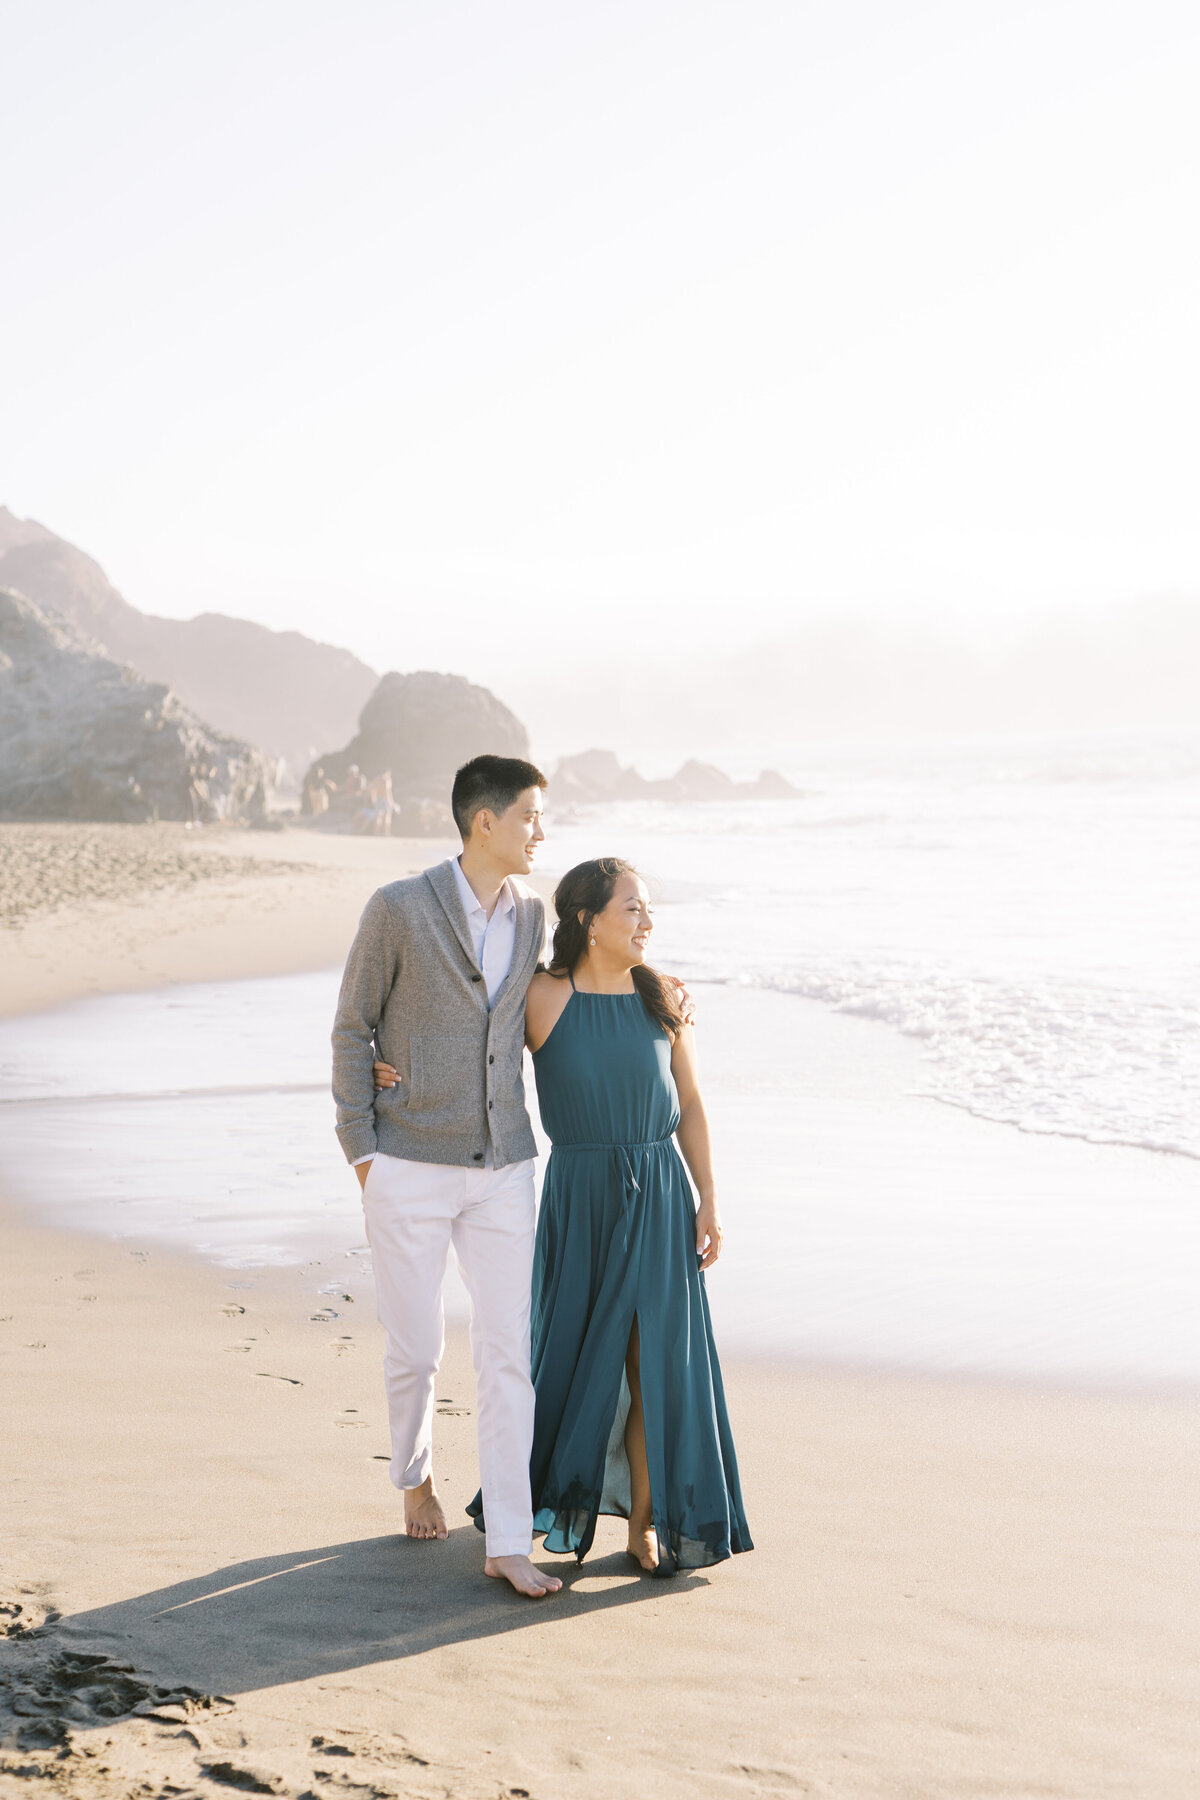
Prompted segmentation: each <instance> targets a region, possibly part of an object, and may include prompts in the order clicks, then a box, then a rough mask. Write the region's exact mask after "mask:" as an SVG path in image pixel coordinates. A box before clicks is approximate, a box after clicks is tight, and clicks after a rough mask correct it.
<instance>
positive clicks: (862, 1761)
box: [0, 827, 1200, 1800]
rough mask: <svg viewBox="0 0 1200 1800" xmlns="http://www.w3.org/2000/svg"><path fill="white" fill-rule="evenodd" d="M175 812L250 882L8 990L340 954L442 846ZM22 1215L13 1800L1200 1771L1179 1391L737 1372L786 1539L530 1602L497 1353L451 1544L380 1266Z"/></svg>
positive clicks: (555, 1797)
mask: <svg viewBox="0 0 1200 1800" xmlns="http://www.w3.org/2000/svg"><path fill="white" fill-rule="evenodd" d="M8 829H9V830H11V828H8ZM163 832H169V828H161V827H160V828H158V831H157V832H155V833H152V834H149V835H151V836H152V837H155V838H159V841H160V842H162V843H163V844H164V845H165V846H166V848H167V850H168V851H169V852H170V854H171V855H174V854H175V853H176V851H178V854H179V855H180V856H181V857H183V858H184V859H191V858H200V857H205V856H214V857H216V856H220V857H221V858H222V859H227V860H230V861H232V860H233V859H234V858H235V857H241V858H245V859H248V860H247V862H246V864H245V872H244V873H242V872H241V871H240V868H239V867H238V866H235V867H234V868H233V869H232V870H231V869H229V868H227V867H221V868H220V870H219V872H218V873H215V874H214V873H211V872H210V873H208V874H207V875H206V876H204V877H201V878H199V879H194V880H193V879H187V878H186V877H185V878H183V879H181V880H177V881H175V882H174V884H173V885H167V886H164V887H162V888H159V889H157V890H156V891H152V892H150V893H145V892H135V893H134V895H133V896H132V897H129V896H128V894H126V895H125V897H122V894H121V893H120V892H119V891H116V889H115V888H114V886H112V885H110V886H109V887H108V888H106V889H104V890H103V891H102V893H101V896H100V897H99V898H72V899H68V900H65V901H64V904H63V905H62V906H61V907H60V908H59V910H58V911H57V912H52V913H46V914H39V913H37V912H34V913H33V915H32V916H31V917H30V918H29V919H28V920H27V922H26V923H25V924H24V925H22V926H21V927H19V928H16V929H11V928H10V929H9V930H8V931H6V932H4V933H3V935H0V956H3V958H4V976H5V1004H6V1009H7V1010H12V1011H16V1010H20V1008H21V1007H32V1006H36V1005H47V1004H50V1003H52V1002H54V1001H56V1000H60V999H65V998H68V997H70V996H71V995H73V994H77V993H82V992H88V991H97V990H111V989H113V988H116V987H130V986H143V985H152V984H153V985H156V984H157V983H158V982H160V981H163V980H181V979H201V978H207V977H213V978H215V977H218V976H227V975H233V974H239V973H244V974H251V973H254V974H259V973H269V972H273V971H282V970H283V969H285V968H288V969H294V968H304V967H320V966H328V964H329V963H330V962H331V961H333V960H335V959H336V955H337V954H338V952H339V951H340V949H341V948H342V947H343V946H344V943H345V941H346V937H347V935H348V932H349V931H350V930H351V929H352V927H353V923H354V920H355V918H356V917H357V913H358V910H359V907H360V906H361V903H362V900H363V899H364V898H365V896H366V894H367V893H368V892H369V891H370V889H371V888H372V887H374V886H375V885H377V883H378V882H379V881H380V880H383V879H387V878H389V876H391V875H393V874H395V873H399V872H402V870H403V869H404V868H407V867H410V866H411V867H418V866H422V865H423V864H424V863H426V862H428V861H431V860H433V859H434V857H436V856H437V855H438V854H441V853H442V850H441V847H440V846H438V845H434V844H429V843H423V844H417V845H408V844H405V845H396V844H392V845H388V844H379V843H359V842H355V841H347V840H329V839H317V838H311V837H308V836H306V835H305V834H302V833H298V832H295V833H287V834H281V835H279V836H275V837H270V838H267V837H265V836H263V837H259V836H258V834H254V835H253V836H251V834H240V835H239V834H232V833H231V834H226V841H221V840H219V839H216V838H211V837H210V838H209V839H207V840H206V841H205V842H204V843H203V844H199V843H196V844H193V843H183V842H182V838H183V834H177V836H178V837H179V839H180V840H181V843H180V844H178V845H172V844H171V843H170V842H169V838H168V837H159V834H160V833H163ZM12 842H13V840H12V839H11V838H9V839H7V847H11V845H12ZM5 847H6V841H5V839H4V837H3V835H2V834H0V850H3V849H4V848H5ZM113 854H114V856H115V860H116V862H117V863H119V862H120V860H121V859H120V856H119V855H116V853H115V852H114V853H113ZM268 863H271V864H274V865H275V868H274V872H272V871H271V870H270V869H269V868H266V867H264V865H265V864H268ZM187 866H189V867H190V864H188V865H187ZM126 873H127V872H126ZM112 879H113V882H114V883H115V882H119V881H120V880H121V879H122V876H121V875H120V873H118V874H117V875H115V876H114V877H113V878H112ZM155 879H157V877H155ZM14 996H15V997H14ZM48 1179H52V1171H49V1172H48ZM4 1227H5V1229H4V1236H5V1255H4V1259H3V1269H2V1273H0V1315H3V1316H2V1317H0V1358H2V1360H3V1374H2V1377H0V1385H2V1389H3V1394H4V1407H5V1413H6V1417H5V1419H4V1430H3V1445H4V1453H3V1485H2V1494H3V1501H2V1504H3V1508H4V1518H3V1534H4V1545H5V1548H4V1551H3V1553H2V1562H0V1575H2V1576H3V1594H2V1595H0V1598H4V1597H6V1598H7V1600H8V1603H9V1607H10V1610H9V1612H8V1614H7V1618H8V1621H9V1624H10V1626H11V1628H12V1636H11V1637H10V1638H9V1640H8V1643H7V1644H6V1645H5V1646H3V1652H4V1655H3V1662H2V1664H0V1668H2V1670H3V1674H2V1675H0V1694H2V1696H3V1702H4V1704H3V1710H0V1740H3V1741H4V1743H5V1744H6V1746H7V1747H5V1748H3V1749H0V1794H10V1793H11V1794H16V1793H18V1792H20V1793H22V1794H23V1793H25V1792H27V1791H28V1789H29V1784H30V1782H31V1781H33V1780H35V1779H38V1778H45V1779H46V1783H47V1788H48V1790H49V1791H51V1792H59V1793H64V1794H75V1793H78V1794H109V1793H111V1794H112V1795H114V1796H115V1795H122V1796H124V1795H133V1794H137V1795H142V1796H157V1795H167V1794H175V1795H179V1794H186V1795H192V1794H205V1795H208V1796H217V1795H220V1794H222V1793H226V1794H227V1793H228V1792H229V1791H230V1790H231V1788H238V1789H241V1790H243V1791H259V1792H267V1791H269V1792H277V1793H281V1794H292V1795H302V1794H311V1795H313V1796H320V1797H321V1800H326V1797H329V1800H332V1797H333V1796H336V1795H347V1796H349V1795H358V1796H368V1795H375V1794H380V1795H383V1794H389V1795H391V1794H395V1795H416V1796H433V1795H439V1796H440V1795H455V1796H462V1797H464V1800H467V1797H474V1796H488V1797H489V1800H490V1797H492V1796H500V1795H514V1794H515V1795H520V1794H522V1793H524V1794H528V1795H531V1796H535V1797H536V1800H571V1797H574V1796H578V1797H580V1800H626V1797H628V1800H635V1797H637V1800H641V1797H643V1796H648V1795H655V1796H657V1795H662V1796H665V1797H672V1800H673V1797H675V1796H678V1797H679V1800H685V1797H687V1796H693V1795H697V1796H709V1795H712V1796H719V1795H742V1794H744V1795H781V1794H793V1793H794V1794H811V1795H830V1796H845V1797H847V1800H859V1797H863V1800H866V1797H872V1800H873V1797H875V1796H880V1797H882V1796H912V1797H913V1800H939V1797H941V1796H956V1797H961V1800H977V1797H980V1796H994V1795H1009V1796H1013V1797H1014V1800H1025V1797H1026V1796H1034V1795H1037V1796H1075V1797H1078V1800H1106V1797H1107V1796H1114V1797H1115V1796H1137V1797H1139V1800H1140V1797H1142V1796H1144V1797H1145V1800H1175V1797H1176V1796H1178V1797H1179V1800H1183V1797H1185V1796H1186V1797H1188V1800H1191V1797H1192V1796H1194V1795H1195V1794H1196V1793H1197V1792H1198V1791H1200V1774H1198V1771H1200V1728H1198V1725H1197V1716H1198V1707H1200V1675H1198V1671H1200V1608H1198V1606H1197V1581H1196V1575H1197V1560H1198V1559H1197V1541H1198V1538H1200V1529H1198V1527H1197V1522H1196V1500H1195V1496H1196V1493H1197V1491H1198V1480H1197V1478H1198V1476H1200V1438H1198V1434H1197V1429H1196V1426H1197V1408H1196V1405H1195V1403H1194V1401H1193V1400H1192V1399H1190V1398H1188V1397H1186V1396H1184V1397H1180V1396H1174V1397H1167V1396H1160V1397H1153V1396H1145V1397H1142V1398H1134V1397H1130V1396H1128V1395H1126V1396H1122V1397H1110V1396H1104V1395H1084V1394H1072V1393H1068V1392H1051V1391H1045V1392H1043V1391H1037V1390H1034V1389H1030V1388H1019V1387H1005V1386H1003V1385H1000V1384H994V1385H989V1384H986V1383H966V1382H961V1383H958V1382H950V1381H934V1380H916V1379H912V1378H902V1377H894V1378H893V1377H889V1376H886V1375H864V1374H859V1375H851V1374H846V1373H839V1372H834V1371H828V1370H820V1369H811V1368H798V1367H795V1366H786V1365H780V1364H775V1365H757V1364H750V1363H747V1364H740V1365H739V1364H733V1365H731V1366H729V1367H728V1369H727V1374H728V1380H729V1388H730V1405H731V1412H732V1416H733V1421H734V1427H735V1431H736V1433H737V1437H738V1444H739V1451H740V1455H741V1459H742V1465H743V1474H744V1478H745V1486H746V1498H747V1507H748V1511H749V1515H750V1521H751V1526H752V1529H753V1531H754V1534H755V1539H756V1543H757V1548H756V1550H755V1551H754V1552H753V1554H751V1555H748V1556H743V1557H740V1558H737V1559H735V1560H734V1561H733V1562H731V1563H728V1564H725V1565H724V1566H722V1567H720V1568H718V1569H715V1570H711V1571H707V1572H704V1573H702V1574H694V1575H689V1576H685V1577H681V1578H678V1579H676V1580H675V1581H670V1582H656V1581H651V1580H648V1579H645V1578H642V1577H641V1576H639V1575H638V1574H637V1573H636V1572H633V1571H632V1570H631V1569H630V1567H629V1565H628V1564H627V1563H626V1562H625V1559H624V1558H623V1557H622V1556H621V1555H620V1544H621V1536H620V1529H619V1527H618V1526H617V1525H616V1524H615V1523H614V1522H612V1521H608V1522H602V1529H601V1533H600V1534H599V1536H598V1540H597V1545H596V1549H595V1552H594V1554H593V1556H592V1557H591V1558H589V1560H588V1562H587V1563H586V1564H585V1565H584V1568H583V1569H582V1571H578V1572H576V1573H572V1569H573V1565H571V1564H568V1563H564V1562H562V1561H561V1560H559V1559H545V1560H547V1561H550V1562H554V1563H555V1565H556V1566H557V1567H558V1568H559V1571H560V1572H562V1573H565V1574H566V1575H567V1578H568V1586H567V1588H566V1589H565V1591H564V1592H563V1594H561V1595H560V1596H559V1597H557V1598H556V1599H555V1600H553V1601H546V1602H542V1603H538V1604H536V1605H535V1604H532V1603H529V1602H525V1601H522V1600H520V1599H518V1598H517V1596H515V1595H513V1594H511V1593H510V1592H508V1591H506V1590H502V1589H501V1588H499V1587H498V1586H497V1584H494V1583H489V1582H486V1581H485V1580H484V1579H483V1578H482V1576H481V1573H480V1569H481V1544H480V1539H479V1537H478V1534H477V1533H476V1532H475V1531H474V1530H473V1529H472V1528H471V1527H470V1526H469V1525H468V1524H467V1522H466V1521H465V1519H462V1516H461V1512H460V1510H459V1509H460V1508H461V1506H462V1504H463V1503H464V1502H465V1500H466V1499H467V1498H468V1497H469V1495H470V1494H471V1492H473V1490H474V1487H475V1480H476V1476H475V1464H474V1447H473V1431H474V1419H473V1416H472V1410H473V1407H474V1398H473V1382H472V1379H471V1375H470V1369H469V1362H468V1358H467V1355H466V1350H465V1345H464V1343H463V1341H462V1337H461V1334H456V1335H453V1336H452V1338H451V1342H450V1345H449V1349H448V1353H447V1360H446V1364H445V1367H444V1371H443V1376H442V1379H441V1381H440V1383H439V1387H438V1393H439V1396H440V1397H441V1399H440V1404H439V1411H440V1417H439V1419H438V1432H439V1458H440V1465H441V1478H442V1482H443V1486H444V1489H445V1493H446V1497H447V1500H448V1502H449V1504H450V1508H451V1516H452V1523H453V1526H454V1529H453V1531H452V1534H451V1538H450V1541H449V1542H448V1543H447V1544H445V1545H442V1546H426V1545H414V1544H410V1543H409V1542H408V1541H407V1540H405V1539H404V1538H403V1537H401V1536H400V1535H399V1534H398V1530H397V1527H398V1524H399V1518H400V1503H399V1498H398V1496H397V1495H395V1494H394V1492H393V1491H392V1490H391V1489H390V1487H389V1486H388V1483H387V1478H386V1472H385V1464H384V1462H383V1461H382V1460H380V1459H382V1458H383V1457H385V1455H386V1451H387V1444H386V1422H385V1413H384V1406H383V1397H382V1391H381V1380H380V1369H379V1357H380V1342H379V1333H378V1328H377V1327H376V1325H375V1323H374V1320H373V1319H372V1317H371V1316H370V1298H369V1288H366V1287H365V1284H364V1282H363V1279H362V1277H361V1273H360V1272H357V1268H356V1264H355V1263H354V1261H353V1260H352V1259H348V1258H345V1257H340V1256H339V1257H330V1258H327V1259H325V1261H324V1262H323V1263H321V1264H310V1265H307V1266H305V1267H304V1268H301V1269H296V1270H290V1271H272V1272H269V1273H256V1274H251V1275H243V1274H238V1273H234V1272H231V1271H229V1270H224V1269H219V1268H215V1267H213V1266H211V1265H206V1264H203V1263H200V1262H190V1261H187V1260H183V1259H172V1258H169V1257H167V1256H164V1255H162V1254H161V1253H158V1252H148V1251H146V1250H144V1249H137V1248H130V1247H129V1246H128V1245H126V1244H114V1243H111V1242H108V1241H105V1240H103V1239H99V1238H89V1237H82V1236H72V1235H68V1234H66V1233H61V1232H57V1231H53V1230H49V1229H42V1228H40V1227H38V1226H37V1225H36V1224H32V1223H30V1222H29V1220H28V1219H27V1218H26V1219H24V1220H22V1219H17V1218H11V1219H6V1220H5V1221H4ZM244 1282H245V1283H250V1284H251V1285H249V1286H243V1285H240V1284H242V1283H244ZM335 1282H336V1283H338V1284H339V1285H341V1284H344V1292H345V1293H346V1294H349V1295H352V1296H354V1297H353V1298H352V1299H348V1300H340V1301H339V1300H338V1299H337V1298H336V1296H333V1297H331V1296H329V1295H328V1294H322V1293H320V1292H319V1291H318V1290H320V1289H322V1288H325V1287H327V1286H328V1285H329V1284H330V1283H335ZM238 1308H244V1311H238V1310H237V1309H238ZM325 1309H330V1310H333V1311H335V1312H337V1314H338V1317H337V1318H336V1319H314V1316H313V1315H314V1314H320V1313H321V1312H322V1311H323V1310H325ZM54 1614H58V1615H60V1616H59V1617H58V1618H57V1619H55V1618H54V1617H53V1615H54ZM3 1616H4V1615H0V1618H2V1617H3ZM43 1617H45V1618H48V1620H49V1622H48V1623H47V1624H44V1625H42V1626H41V1627H40V1628H39V1620H40V1619H42V1618H43ZM99 1657H105V1658H108V1659H109V1660H108V1661H107V1662H97V1661H95V1660H92V1661H88V1660H87V1659H88V1658H92V1659H95V1658H99ZM119 1665H128V1666H127V1667H125V1668H122V1667H120V1666H119ZM185 1690H192V1691H190V1692H189V1691H185ZM215 1696H220V1697H221V1698H219V1699H217V1698H213V1697H215ZM131 1708H140V1711H136V1712H134V1711H131V1710H130V1709H131Z"/></svg>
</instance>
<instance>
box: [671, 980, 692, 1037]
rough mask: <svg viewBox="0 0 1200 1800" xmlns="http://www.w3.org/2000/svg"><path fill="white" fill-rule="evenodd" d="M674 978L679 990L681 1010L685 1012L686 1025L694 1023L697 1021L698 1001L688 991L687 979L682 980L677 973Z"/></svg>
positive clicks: (684, 1020)
mask: <svg viewBox="0 0 1200 1800" xmlns="http://www.w3.org/2000/svg"><path fill="white" fill-rule="evenodd" d="M673 980H674V982H675V986H676V989H677V990H678V995H679V1010H680V1012H681V1013H682V1014H683V1022H684V1024H685V1025H694V1024H695V1023H696V1002H695V1001H694V1000H693V999H692V996H691V995H690V994H689V993H688V991H687V983H686V982H685V981H680V979H679V977H678V976H677V975H676V976H674V977H673Z"/></svg>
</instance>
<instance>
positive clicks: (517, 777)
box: [450, 756, 546, 844]
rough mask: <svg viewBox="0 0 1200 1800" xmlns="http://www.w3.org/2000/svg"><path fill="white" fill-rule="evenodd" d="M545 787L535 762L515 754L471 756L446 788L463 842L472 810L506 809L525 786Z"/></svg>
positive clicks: (468, 835) (474, 813)
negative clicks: (526, 760) (451, 785)
mask: <svg viewBox="0 0 1200 1800" xmlns="http://www.w3.org/2000/svg"><path fill="white" fill-rule="evenodd" d="M545 786H546V777H545V776H544V775H543V774H542V771H541V770H540V769H539V768H538V767H537V766H536V764H534V763H531V762H525V761H524V760H523V759H522V758H521V757H519V756H473V757H472V758H471V760H470V762H469V763H464V764H463V766H462V768H461V769H460V770H459V771H458V774H457V775H456V776H455V777H454V786H453V788H452V789H451V790H450V808H451V811H452V812H453V814H454V823H455V824H456V825H457V826H458V829H459V831H460V832H461V833H462V839H463V842H464V844H465V843H466V841H467V839H468V838H469V837H470V835H471V826H472V825H473V824H474V823H475V815H476V813H478V812H482V810H483V808H484V807H486V808H487V810H488V811H489V812H494V813H502V812H507V811H508V809H509V807H510V806H511V805H512V804H513V802H514V801H515V800H519V799H520V797H521V795H522V794H523V793H524V792H525V790H526V788H531V787H539V788H544V787H545Z"/></svg>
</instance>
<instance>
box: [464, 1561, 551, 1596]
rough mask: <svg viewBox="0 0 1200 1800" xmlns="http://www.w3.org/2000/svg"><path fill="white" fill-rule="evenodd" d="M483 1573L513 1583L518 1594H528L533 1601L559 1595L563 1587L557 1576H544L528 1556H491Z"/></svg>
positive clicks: (484, 1566)
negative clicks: (548, 1595)
mask: <svg viewBox="0 0 1200 1800" xmlns="http://www.w3.org/2000/svg"><path fill="white" fill-rule="evenodd" d="M483 1572H484V1574H485V1575H493V1576H495V1578H496V1580H497V1581H511V1583H512V1585H513V1586H514V1587H515V1588H516V1590H517V1592H518V1594H528V1596H529V1598H530V1599H531V1600H544V1599H545V1597H546V1595H547V1594H557V1592H558V1590H559V1588H560V1587H561V1586H562V1582H561V1581H560V1580H559V1579H558V1576H557V1575H543V1574H542V1571H541V1570H540V1569H535V1568H534V1566H533V1564H532V1563H531V1562H530V1560H529V1558H528V1557H527V1556H489V1557H488V1559H487V1561H486V1562H485V1563H484V1565H483Z"/></svg>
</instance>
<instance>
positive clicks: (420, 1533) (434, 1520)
mask: <svg viewBox="0 0 1200 1800" xmlns="http://www.w3.org/2000/svg"><path fill="white" fill-rule="evenodd" d="M404 1529H405V1530H406V1531H407V1533H408V1535H409V1537H410V1538H421V1539H423V1540H432V1539H434V1538H436V1539H437V1540H438V1541H439V1542H441V1540H442V1539H444V1538H445V1537H446V1536H447V1531H446V1515H445V1513H444V1512H443V1511H442V1503H441V1501H440V1500H439V1499H438V1497H437V1495H436V1494H435V1493H434V1490H433V1476H432V1475H430V1476H429V1478H428V1480H426V1481H423V1482H422V1483H421V1485H420V1487H415V1488H405V1490H404Z"/></svg>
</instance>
